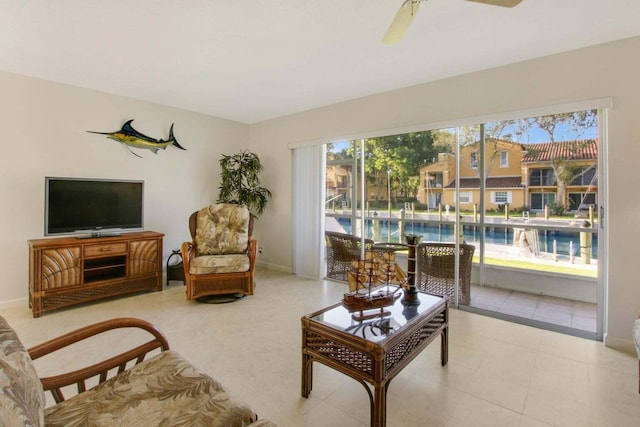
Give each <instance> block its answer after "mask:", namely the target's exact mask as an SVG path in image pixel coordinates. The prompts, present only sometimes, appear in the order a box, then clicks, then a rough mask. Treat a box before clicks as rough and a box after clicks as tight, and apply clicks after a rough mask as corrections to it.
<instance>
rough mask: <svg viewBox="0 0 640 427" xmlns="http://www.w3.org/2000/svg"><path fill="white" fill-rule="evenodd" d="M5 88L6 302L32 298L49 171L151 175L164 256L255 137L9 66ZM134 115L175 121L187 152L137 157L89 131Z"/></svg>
mask: <svg viewBox="0 0 640 427" xmlns="http://www.w3.org/2000/svg"><path fill="white" fill-rule="evenodd" d="M0 94H2V95H1V98H0V99H1V101H0V120H1V122H2V142H1V144H2V151H3V153H2V156H1V157H0V170H1V171H2V178H1V180H0V200H2V209H0V227H2V232H1V233H0V236H2V237H1V239H0V266H1V267H2V268H1V270H2V280H1V281H0V302H3V301H9V300H14V299H20V298H25V309H28V307H27V303H26V297H27V294H28V293H27V284H28V249H27V240H28V239H33V238H41V237H43V233H44V177H45V176H68V177H92V178H122V179H142V180H144V181H145V189H144V190H145V204H144V210H145V218H144V220H145V224H144V225H145V228H146V229H149V230H155V231H159V232H162V233H165V234H166V236H165V241H164V259H165V260H166V258H167V257H168V255H170V254H171V250H172V249H178V248H179V245H180V243H181V242H183V241H184V240H188V239H189V237H190V236H189V229H188V224H187V221H188V216H189V214H190V213H191V212H193V211H194V210H196V209H199V208H200V207H202V206H204V205H206V204H208V203H211V202H213V201H214V200H215V198H216V196H217V187H218V184H219V179H218V176H219V167H218V158H219V156H220V154H222V153H223V152H224V153H225V154H230V153H232V152H234V151H235V150H236V149H237V148H239V147H242V146H243V145H244V144H245V142H246V140H247V137H248V129H247V126H246V125H242V124H239V123H235V122H230V121H226V120H220V119H216V118H212V117H208V116H205V115H200V114H195V113H190V112H187V111H183V110H178V109H175V108H168V107H163V106H160V105H155V104H150V103H146V102H142V101H137V100H133V99H128V98H123V97H117V96H111V95H107V94H104V93H99V92H93V91H89V90H85V89H79V88H74V87H71V86H66V85H61V84H55V83H51V82H47V81H43V80H38V79H32V78H28V77H22V76H17V75H14V74H9V73H2V72H0ZM127 119H135V121H134V122H133V125H134V127H135V128H136V129H137V130H139V131H140V132H142V133H144V134H146V135H149V136H152V137H156V138H166V137H167V136H168V134H169V126H170V125H171V123H175V125H174V132H175V136H176V138H177V139H178V141H179V143H180V144H181V145H182V146H183V147H185V148H186V149H187V151H181V150H178V149H176V148H174V147H168V148H167V149H166V150H164V151H162V150H161V151H160V152H159V153H158V154H157V155H155V154H153V153H152V152H150V151H147V150H138V151H137V152H138V153H139V154H140V155H142V157H143V158H138V157H135V156H133V155H132V154H130V153H128V152H127V151H126V150H125V149H123V147H122V146H121V145H120V144H119V143H117V142H115V141H112V140H110V139H107V138H105V137H104V136H100V135H92V134H89V133H87V132H86V131H87V130H95V131H114V130H118V129H119V128H120V127H121V126H122V124H123V123H124V122H125V121H126V120H127ZM285 154H287V153H285ZM45 317H46V316H45Z"/></svg>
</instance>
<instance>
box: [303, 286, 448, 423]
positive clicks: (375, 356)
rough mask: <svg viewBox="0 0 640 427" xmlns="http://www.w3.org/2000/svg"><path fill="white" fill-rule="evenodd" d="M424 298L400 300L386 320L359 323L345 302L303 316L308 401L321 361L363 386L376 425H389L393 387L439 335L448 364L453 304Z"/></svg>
mask: <svg viewBox="0 0 640 427" xmlns="http://www.w3.org/2000/svg"><path fill="white" fill-rule="evenodd" d="M419 299H420V305H417V306H404V305H403V304H402V302H401V298H399V299H397V300H396V302H395V304H394V305H393V306H389V307H385V311H386V312H388V313H387V314H386V315H382V316H379V317H376V318H373V319H368V320H365V321H356V320H353V318H352V317H351V313H349V312H348V311H347V309H346V308H344V307H343V306H342V304H341V303H339V304H336V305H333V306H331V307H327V308H324V309H322V310H320V311H317V312H315V313H311V314H309V315H306V316H304V317H302V319H301V321H302V397H309V394H310V393H311V388H312V385H313V362H320V363H322V364H324V365H326V366H329V367H331V368H333V369H335V370H337V371H339V372H342V373H343V374H345V375H348V376H350V377H351V378H353V379H355V380H356V381H358V382H359V383H361V384H362V385H363V386H364V387H365V389H366V390H367V393H368V394H369V401H370V403H371V425H372V426H375V427H379V426H385V425H386V409H387V403H386V399H387V389H388V388H389V383H390V382H391V380H392V379H393V378H394V377H395V376H396V375H397V374H398V373H399V372H400V371H401V370H402V369H403V368H404V367H405V366H406V365H407V364H409V362H411V361H412V360H413V359H414V358H415V357H416V356H417V355H418V354H419V353H420V352H421V351H422V350H424V349H425V347H426V346H427V345H428V344H429V343H430V342H431V341H433V340H434V339H435V338H436V337H438V336H440V337H441V350H440V358H441V361H442V365H443V366H444V365H446V364H447V358H448V324H449V311H448V303H447V301H446V300H444V299H442V298H439V297H436V296H432V295H427V294H423V293H420V294H419ZM372 389H373V392H372Z"/></svg>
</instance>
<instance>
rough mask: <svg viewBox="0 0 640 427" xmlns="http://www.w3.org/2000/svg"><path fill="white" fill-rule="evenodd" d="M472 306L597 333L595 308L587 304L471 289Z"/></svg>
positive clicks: (476, 288) (491, 290)
mask: <svg viewBox="0 0 640 427" xmlns="http://www.w3.org/2000/svg"><path fill="white" fill-rule="evenodd" d="M469 306H471V307H474V308H479V309H483V310H489V311H494V312H497V313H500V314H507V315H511V316H517V317H521V318H524V319H531V320H537V321H540V322H545V323H550V324H553V325H559V326H565V327H569V328H574V329H578V330H581V331H588V332H593V333H595V332H596V305H595V304H591V303H587V302H581V301H572V300H568V299H564V298H557V297H550V296H543V295H534V294H528V293H524V292H518V291H511V290H506V289H499V288H494V287H481V286H471V303H470V304H469Z"/></svg>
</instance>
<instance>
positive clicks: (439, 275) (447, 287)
mask: <svg viewBox="0 0 640 427" xmlns="http://www.w3.org/2000/svg"><path fill="white" fill-rule="evenodd" d="M474 251H475V247H474V246H473V245H469V244H465V243H461V244H460V273H459V283H458V289H459V303H460V304H469V302H470V301H471V265H472V263H473V252H474ZM455 257H456V245H455V244H454V243H440V242H423V243H420V244H418V246H417V247H416V287H417V288H418V289H419V290H421V291H423V292H426V293H428V294H432V295H437V296H440V297H443V298H446V299H448V300H449V302H450V303H452V304H453V303H454V300H455V289H456V284H455V262H456V258H455Z"/></svg>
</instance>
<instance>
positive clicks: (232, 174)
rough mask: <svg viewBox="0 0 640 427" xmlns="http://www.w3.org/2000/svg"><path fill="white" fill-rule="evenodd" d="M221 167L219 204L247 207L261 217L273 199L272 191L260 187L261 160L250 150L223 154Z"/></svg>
mask: <svg viewBox="0 0 640 427" xmlns="http://www.w3.org/2000/svg"><path fill="white" fill-rule="evenodd" d="M220 167H221V172H220V176H221V179H222V182H221V184H220V187H219V190H220V192H219V194H218V203H235V204H239V205H245V206H246V207H247V208H249V211H251V213H252V214H253V215H255V216H260V215H261V214H262V212H264V209H265V207H266V206H267V202H268V201H269V199H270V198H271V191H269V190H268V189H267V188H265V187H262V186H260V178H259V175H260V172H262V163H260V158H259V157H258V156H257V155H256V154H255V153H252V152H251V151H248V150H242V151H240V152H239V153H236V154H232V155H225V154H223V155H222V158H221V159H220Z"/></svg>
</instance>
